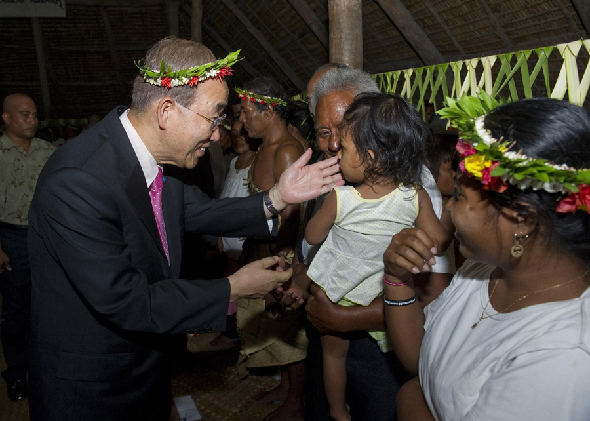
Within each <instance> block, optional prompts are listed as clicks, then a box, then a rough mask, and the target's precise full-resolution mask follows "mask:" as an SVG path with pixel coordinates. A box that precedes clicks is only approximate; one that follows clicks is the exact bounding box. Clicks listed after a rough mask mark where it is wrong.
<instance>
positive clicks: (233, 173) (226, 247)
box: [220, 156, 250, 260]
mask: <svg viewBox="0 0 590 421" xmlns="http://www.w3.org/2000/svg"><path fill="white" fill-rule="evenodd" d="M237 160H238V157H237V156H236V157H235V158H234V159H232V161H231V163H230V165H229V170H228V171H227V176H226V177H225V182H224V184H223V190H222V191H221V196H220V197H221V198H222V199H223V198H224V197H247V196H249V195H250V192H249V191H248V187H246V180H247V179H248V171H249V170H250V166H248V167H246V168H244V169H241V170H236V161H237ZM221 241H222V242H223V251H224V252H226V253H227V255H228V257H230V258H232V259H234V260H238V257H240V254H241V253H242V246H243V244H244V238H230V237H222V239H221Z"/></svg>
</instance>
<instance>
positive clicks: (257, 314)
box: [236, 77, 307, 421]
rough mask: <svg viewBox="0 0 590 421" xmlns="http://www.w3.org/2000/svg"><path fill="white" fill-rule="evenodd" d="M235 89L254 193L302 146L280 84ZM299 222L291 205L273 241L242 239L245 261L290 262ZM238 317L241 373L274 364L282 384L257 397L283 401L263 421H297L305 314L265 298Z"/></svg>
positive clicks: (245, 303) (242, 304)
mask: <svg viewBox="0 0 590 421" xmlns="http://www.w3.org/2000/svg"><path fill="white" fill-rule="evenodd" d="M236 91H237V92H238V94H239V95H240V97H241V100H242V101H241V105H242V114H241V115H240V121H241V122H242V123H244V127H245V128H246V131H247V132H248V136H249V137H251V138H260V139H262V144H261V145H260V147H259V148H258V152H257V153H256V157H255V158H254V161H253V162H252V165H251V167H250V172H249V174H248V188H249V190H250V193H252V194H255V193H256V192H259V191H261V190H264V189H267V188H269V187H270V186H272V185H274V184H275V183H276V182H277V180H278V179H279V178H280V176H281V174H282V173H283V172H284V171H287V170H288V168H289V167H290V166H291V165H292V163H293V162H295V161H296V160H297V159H298V158H299V157H300V156H301V155H302V154H303V153H304V148H303V145H302V144H301V142H299V141H298V140H297V139H295V138H294V137H293V136H291V135H290V134H289V131H288V130H287V121H286V119H287V94H286V92H285V90H284V89H283V87H282V86H281V85H280V84H279V83H277V82H276V81H275V80H274V79H272V78H270V77H260V78H255V79H253V80H251V81H249V82H248V83H246V84H244V86H243V87H242V88H241V89H240V88H238V89H236ZM299 218H300V213H299V205H291V206H289V207H287V209H286V210H285V212H284V213H283V214H281V215H280V228H279V233H278V236H277V238H276V239H272V240H270V241H269V240H266V239H260V238H248V239H246V241H245V242H244V248H243V254H242V256H243V259H244V261H246V262H248V261H251V260H255V259H258V258H260V257H263V256H268V255H273V254H278V255H279V256H281V255H282V256H284V257H285V260H286V261H287V262H288V263H289V264H291V263H292V261H293V258H294V254H295V253H294V252H295V246H296V241H297V233H298V228H299ZM237 319H238V333H239V335H240V341H241V349H240V354H241V355H240V362H239V366H240V371H241V373H244V374H245V369H246V368H255V367H271V366H277V367H280V369H281V383H280V385H279V386H278V387H276V388H275V389H273V390H270V391H268V392H266V393H262V394H261V395H260V396H258V397H257V398H256V399H255V401H256V402H257V403H272V402H275V401H282V402H283V404H282V405H281V406H280V407H279V408H277V409H276V410H275V411H273V412H272V413H270V414H269V415H268V416H267V417H266V418H265V419H266V420H267V421H270V420H277V421H279V420H285V419H292V418H298V417H301V416H302V415H303V396H302V395H303V379H304V373H305V365H304V359H305V355H306V352H307V337H306V335H305V314H304V312H303V311H302V309H300V310H296V311H292V310H285V309H283V308H282V307H281V305H280V303H277V302H276V300H275V298H274V297H273V296H272V295H267V297H265V299H243V300H239V301H238V309H237Z"/></svg>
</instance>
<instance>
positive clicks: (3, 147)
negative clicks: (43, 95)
mask: <svg viewBox="0 0 590 421" xmlns="http://www.w3.org/2000/svg"><path fill="white" fill-rule="evenodd" d="M2 120H3V121H4V128H5V132H4V134H3V135H2V136H1V137H0V291H1V292H2V316H1V319H0V339H1V340H2V348H3V351H4V360H5V361H6V367H7V368H6V370H5V371H3V372H2V378H3V379H4V380H5V381H6V389H7V394H8V399H10V400H11V401H17V400H20V399H23V398H25V397H26V396H27V377H26V374H27V369H28V361H27V359H28V355H29V333H30V323H29V313H30V311H31V269H30V265H29V252H28V249H27V233H28V225H29V206H30V204H31V200H32V199H33V193H34V192H35V188H36V185H37V179H38V178H39V173H40V172H41V170H42V169H43V166H44V165H45V163H46V162H47V160H48V159H49V157H50V156H51V154H52V153H53V151H55V147H54V146H52V145H51V144H50V143H49V142H46V141H45V140H42V139H38V138H36V137H35V132H36V131H37V126H38V124H39V120H38V118H37V107H36V106H35V102H34V101H33V100H32V99H31V98H30V97H29V96H27V95H25V94H20V93H17V94H12V95H8V96H7V97H6V98H4V101H3V103H2Z"/></svg>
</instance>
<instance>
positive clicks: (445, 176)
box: [414, 135, 459, 307]
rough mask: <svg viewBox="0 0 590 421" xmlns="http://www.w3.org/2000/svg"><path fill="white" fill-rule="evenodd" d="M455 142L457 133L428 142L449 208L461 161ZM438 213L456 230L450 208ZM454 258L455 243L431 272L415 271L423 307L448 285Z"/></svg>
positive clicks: (434, 172) (431, 161)
mask: <svg viewBox="0 0 590 421" xmlns="http://www.w3.org/2000/svg"><path fill="white" fill-rule="evenodd" d="M456 143H457V136H454V135H434V136H433V137H432V139H431V141H430V142H429V143H428V145H427V146H426V162H427V166H428V169H429V170H430V172H431V173H432V176H433V177H434V179H435V181H436V186H437V187H438V190H439V191H440V194H441V196H442V197H441V200H442V207H443V209H445V208H446V204H447V202H448V201H449V199H450V198H451V196H452V194H453V192H454V190H455V179H454V177H455V171H456V170H457V167H458V165H459V154H458V153H457V151H456V149H455V145H456ZM437 216H438V217H439V219H440V220H441V222H442V223H443V225H444V226H445V228H446V229H447V230H448V231H449V232H454V231H455V227H454V226H453V221H451V214H450V212H443V213H442V214H441V215H440V216H439V215H437ZM455 262H456V259H455V247H454V244H452V245H451V246H449V247H448V248H447V249H446V251H445V252H444V253H442V254H440V255H438V256H437V257H436V264H435V265H433V266H432V267H431V268H430V269H431V270H430V272H427V273H417V274H414V286H415V288H416V292H417V293H418V302H419V303H420V305H421V306H422V307H425V306H426V305H427V304H428V303H430V302H431V301H432V300H434V299H435V298H436V297H438V296H439V295H440V294H441V293H442V292H443V291H444V289H445V288H446V287H448V286H449V284H450V283H451V279H452V278H453V275H454V274H455V272H456V271H457V269H456V268H457V266H456V263H455Z"/></svg>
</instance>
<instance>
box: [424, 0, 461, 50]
mask: <svg viewBox="0 0 590 421" xmlns="http://www.w3.org/2000/svg"><path fill="white" fill-rule="evenodd" d="M423 3H424V6H425V7H426V9H428V11H429V12H430V14H432V16H434V18H435V19H436V21H437V22H438V24H439V25H440V26H441V28H442V29H443V31H445V34H447V36H448V37H449V39H450V40H451V42H452V43H453V45H454V46H455V48H456V49H457V51H458V52H459V54H461V55H463V54H464V53H465V51H464V50H463V47H461V45H459V42H458V41H457V38H455V36H454V35H453V33H452V32H451V30H450V29H449V27H448V26H447V24H446V23H445V21H444V20H443V19H442V18H441V17H440V15H439V14H438V12H437V11H436V10H435V9H434V7H433V6H432V4H431V3H430V1H429V0H423Z"/></svg>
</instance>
